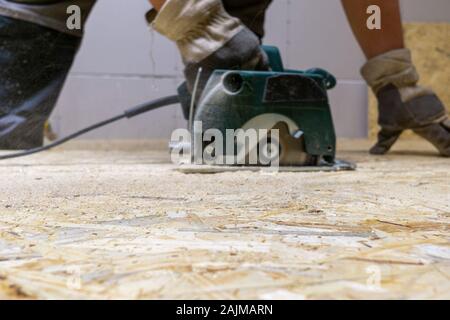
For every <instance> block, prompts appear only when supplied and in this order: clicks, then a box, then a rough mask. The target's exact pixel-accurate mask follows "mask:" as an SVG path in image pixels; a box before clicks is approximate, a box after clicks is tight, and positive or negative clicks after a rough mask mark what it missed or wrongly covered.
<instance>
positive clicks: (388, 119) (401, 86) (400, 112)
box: [361, 49, 450, 157]
mask: <svg viewBox="0 0 450 320" xmlns="http://www.w3.org/2000/svg"><path fill="white" fill-rule="evenodd" d="M361 73H362V75H363V77H364V79H365V80H366V81H367V83H368V84H369V85H370V86H371V87H372V90H373V91H374V93H375V95H376V96H377V99H378V112H379V116H378V123H379V125H380V127H381V130H380V131H379V133H378V141H377V143H376V144H375V146H374V147H373V148H372V149H371V150H370V153H372V154H378V155H380V154H385V153H387V152H388V151H389V150H390V148H391V147H392V145H393V144H394V143H395V142H396V141H397V139H398V138H399V136H400V135H401V133H402V132H403V131H404V130H407V129H411V130H413V131H414V132H415V133H416V134H418V135H419V136H421V137H422V138H424V139H426V140H427V141H429V142H430V143H431V144H433V145H434V146H435V147H436V148H437V149H438V150H439V152H440V153H441V154H442V155H443V156H447V157H448V156H450V120H449V118H448V115H447V112H446V109H445V107H444V105H443V104H442V102H441V101H440V100H439V98H438V97H437V96H436V95H435V94H434V93H433V91H431V90H430V89H426V88H424V87H421V86H418V85H417V82H418V80H419V75H418V74H417V71H416V68H415V67H414V65H413V63H412V59H411V53H410V51H409V50H408V49H398V50H393V51H389V52H387V53H385V54H382V55H379V56H377V57H375V58H373V59H371V60H369V61H368V62H367V63H366V64H365V65H364V66H363V68H362V69H361Z"/></svg>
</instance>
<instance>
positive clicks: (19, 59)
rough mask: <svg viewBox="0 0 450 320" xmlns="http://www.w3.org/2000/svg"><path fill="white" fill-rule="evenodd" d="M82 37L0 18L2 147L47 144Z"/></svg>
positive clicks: (16, 147)
mask: <svg viewBox="0 0 450 320" xmlns="http://www.w3.org/2000/svg"><path fill="white" fill-rule="evenodd" d="M79 45H80V38H78V37H75V36H71V35H67V34H63V33H60V32H57V31H54V30H52V29H48V28H45V27H41V26H39V25H36V24H32V23H29V22H25V21H20V20H15V19H11V18H7V17H3V16H0V149H10V150H14V149H29V148H34V147H38V146H41V145H42V144H43V131H44V125H45V122H46V121H47V119H48V118H49V116H50V114H51V112H52V110H53V108H54V106H55V104H56V101H57V99H58V96H59V93H60V92H61V89H62V86H63V84H64V81H65V79H66V77H67V74H68V72H69V70H70V67H71V66H72V63H73V60H74V57H75V55H76V53H77V50H78V48H79Z"/></svg>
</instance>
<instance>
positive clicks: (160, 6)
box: [150, 0, 166, 11]
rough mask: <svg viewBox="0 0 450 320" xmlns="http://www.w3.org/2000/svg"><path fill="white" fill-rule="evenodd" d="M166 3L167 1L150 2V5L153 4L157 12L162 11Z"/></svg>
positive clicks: (154, 0)
mask: <svg viewBox="0 0 450 320" xmlns="http://www.w3.org/2000/svg"><path fill="white" fill-rule="evenodd" d="M165 2H166V0H150V3H151V4H152V6H153V8H155V9H156V10H157V11H159V10H161V8H162V6H163V5H164V3H165Z"/></svg>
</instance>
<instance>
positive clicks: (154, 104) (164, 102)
mask: <svg viewBox="0 0 450 320" xmlns="http://www.w3.org/2000/svg"><path fill="white" fill-rule="evenodd" d="M179 102H180V98H179V97H178V95H173V96H168V97H164V98H160V99H156V100H153V101H150V102H148V103H144V104H141V105H139V106H136V107H134V108H131V109H129V110H127V111H125V112H124V113H123V114H121V115H118V116H115V117H113V118H111V119H108V120H105V121H102V122H99V123H96V124H93V125H92V126H89V127H87V128H85V129H82V130H80V131H77V132H75V133H73V134H71V135H68V136H67V137H64V138H62V139H60V140H57V141H55V142H53V143H51V144H48V145H46V146H43V147H38V148H33V149H29V150H25V151H22V152H17V153H13V154H7V155H4V156H0V160H6V159H13V158H19V157H25V156H29V155H32V154H35V153H38V152H43V151H47V150H50V149H53V148H55V147H57V146H59V145H62V144H63V143H66V142H67V141H69V140H72V139H75V138H77V137H79V136H81V135H83V134H85V133H88V132H90V131H93V130H96V129H98V128H101V127H104V126H106V125H108V124H111V123H113V122H117V121H119V120H122V119H125V118H128V119H130V118H133V117H136V116H138V115H140V114H142V113H145V112H149V111H152V110H155V109H158V108H161V107H165V106H170V105H172V104H176V103H179Z"/></svg>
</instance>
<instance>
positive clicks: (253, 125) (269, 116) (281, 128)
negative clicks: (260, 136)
mask: <svg viewBox="0 0 450 320" xmlns="http://www.w3.org/2000/svg"><path fill="white" fill-rule="evenodd" d="M242 129H244V130H247V129H256V130H259V129H267V130H269V135H270V130H272V129H275V130H278V140H279V141H277V142H278V145H279V164H280V165H281V166H309V165H316V164H317V157H314V156H311V155H309V154H308V153H307V152H306V148H305V139H304V135H303V132H302V131H301V129H300V128H299V127H298V125H297V124H296V123H295V122H294V121H293V120H292V119H290V118H289V117H286V116H284V115H281V114H276V113H265V114H262V115H259V116H257V117H254V118H252V119H251V120H249V121H247V122H246V123H245V124H244V125H243V126H242ZM270 138H271V139H274V137H270Z"/></svg>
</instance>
